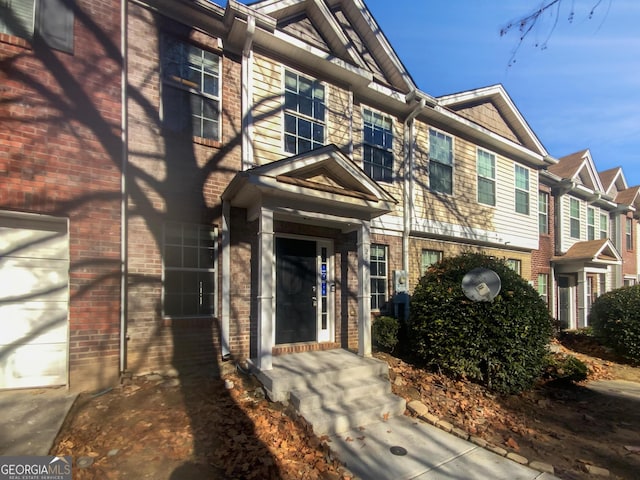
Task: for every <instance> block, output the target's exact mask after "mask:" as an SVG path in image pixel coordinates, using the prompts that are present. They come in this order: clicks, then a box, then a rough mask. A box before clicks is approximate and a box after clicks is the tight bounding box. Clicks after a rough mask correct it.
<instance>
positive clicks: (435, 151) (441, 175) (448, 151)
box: [429, 130, 453, 194]
mask: <svg viewBox="0 0 640 480" xmlns="http://www.w3.org/2000/svg"><path fill="white" fill-rule="evenodd" d="M429 185H430V188H431V190H432V191H434V192H439V193H448V194H451V193H453V138H452V137H450V136H448V135H445V134H444V133H440V132H437V131H435V130H429Z"/></svg>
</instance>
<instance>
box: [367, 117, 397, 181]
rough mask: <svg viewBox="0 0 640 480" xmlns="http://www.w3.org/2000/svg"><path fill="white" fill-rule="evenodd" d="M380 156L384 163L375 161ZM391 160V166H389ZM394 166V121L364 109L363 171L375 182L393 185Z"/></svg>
mask: <svg viewBox="0 0 640 480" xmlns="http://www.w3.org/2000/svg"><path fill="white" fill-rule="evenodd" d="M367 117H370V120H368V119H367ZM368 129H369V130H371V133H370V135H367V130H368ZM376 140H379V141H376ZM379 156H381V157H382V160H383V161H382V163H380V162H376V161H375V160H376V157H379ZM389 158H390V165H387V163H389V162H388V160H389ZM393 166H394V155H393V119H392V118H391V117H390V116H389V115H385V114H382V113H380V112H377V111H375V110H372V109H370V108H363V109H362V169H363V170H364V171H365V173H366V174H367V175H368V176H369V177H370V178H372V179H373V180H376V181H381V182H387V183H391V182H393Z"/></svg>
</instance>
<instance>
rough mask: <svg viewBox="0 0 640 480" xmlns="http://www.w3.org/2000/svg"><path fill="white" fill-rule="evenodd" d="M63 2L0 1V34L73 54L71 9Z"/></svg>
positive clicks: (64, 0) (41, 0) (35, 0)
mask: <svg viewBox="0 0 640 480" xmlns="http://www.w3.org/2000/svg"><path fill="white" fill-rule="evenodd" d="M70 4H71V2H68V1H66V0H0V33H7V34H9V35H13V36H16V37H20V38H24V39H26V40H29V41H33V40H38V39H39V40H42V41H43V42H44V43H45V44H46V45H48V46H49V47H51V48H55V49H57V50H62V51H63V52H68V53H71V52H73V17H74V14H73V8H72V7H71V5H70Z"/></svg>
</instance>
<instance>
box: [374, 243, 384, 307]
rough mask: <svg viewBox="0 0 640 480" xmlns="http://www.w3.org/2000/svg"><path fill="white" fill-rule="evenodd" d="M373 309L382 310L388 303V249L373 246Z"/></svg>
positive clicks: (381, 246) (382, 246)
mask: <svg viewBox="0 0 640 480" xmlns="http://www.w3.org/2000/svg"><path fill="white" fill-rule="evenodd" d="M370 276H371V309H372V310H380V309H381V308H382V307H384V304H385V302H386V301H387V247H386V246H385V245H376V244H372V245H371V259H370Z"/></svg>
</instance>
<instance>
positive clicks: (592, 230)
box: [587, 207, 596, 240]
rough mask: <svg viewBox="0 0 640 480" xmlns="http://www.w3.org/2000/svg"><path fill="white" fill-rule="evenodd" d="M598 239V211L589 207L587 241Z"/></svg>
mask: <svg viewBox="0 0 640 480" xmlns="http://www.w3.org/2000/svg"><path fill="white" fill-rule="evenodd" d="M595 239H596V209H595V208H593V207H587V240H595Z"/></svg>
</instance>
